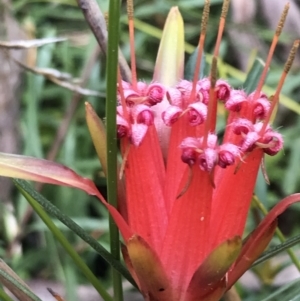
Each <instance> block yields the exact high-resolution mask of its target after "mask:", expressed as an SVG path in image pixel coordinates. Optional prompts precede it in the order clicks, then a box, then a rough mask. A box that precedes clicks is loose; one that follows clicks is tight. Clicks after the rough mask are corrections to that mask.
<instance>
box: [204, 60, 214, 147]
mask: <svg viewBox="0 0 300 301" xmlns="http://www.w3.org/2000/svg"><path fill="white" fill-rule="evenodd" d="M216 82H217V58H216V57H215V56H214V57H213V59H212V65H211V73H210V89H209V102H208V112H207V119H206V123H205V132H204V140H203V145H204V147H206V146H207V137H208V135H209V133H210V132H211V133H214V132H215V128H216V120H217V97H216V93H215V86H216Z"/></svg>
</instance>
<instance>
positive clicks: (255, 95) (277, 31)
mask: <svg viewBox="0 0 300 301" xmlns="http://www.w3.org/2000/svg"><path fill="white" fill-rule="evenodd" d="M289 8H290V4H289V3H287V4H286V5H285V7H284V9H283V12H282V14H281V17H280V20H279V23H278V25H277V29H276V32H275V35H274V37H273V41H272V44H271V47H270V50H269V53H268V57H267V60H266V64H265V67H264V70H263V72H262V75H261V77H260V80H259V83H258V85H257V88H256V90H255V94H254V98H253V99H254V101H255V100H256V99H257V98H258V96H259V93H260V91H261V89H262V87H263V84H264V82H265V79H266V76H267V72H268V69H269V66H270V63H271V60H272V57H273V54H274V51H275V47H276V45H277V42H278V39H279V36H280V34H281V31H282V29H283V26H284V22H285V19H286V16H287V14H288V10H289Z"/></svg>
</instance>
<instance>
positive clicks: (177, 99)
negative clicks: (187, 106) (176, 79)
mask: <svg viewBox="0 0 300 301" xmlns="http://www.w3.org/2000/svg"><path fill="white" fill-rule="evenodd" d="M166 96H167V99H168V100H169V102H170V104H171V105H173V106H178V107H182V94H181V92H180V91H179V90H178V89H176V88H169V89H168V91H167V93H166Z"/></svg>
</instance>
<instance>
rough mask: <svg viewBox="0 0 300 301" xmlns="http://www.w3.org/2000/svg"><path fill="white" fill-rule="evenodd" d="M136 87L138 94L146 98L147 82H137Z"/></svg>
mask: <svg viewBox="0 0 300 301" xmlns="http://www.w3.org/2000/svg"><path fill="white" fill-rule="evenodd" d="M136 87H137V92H138V93H139V94H140V95H143V96H144V95H145V94H146V91H147V84H146V83H145V82H141V81H139V82H137V84H136Z"/></svg>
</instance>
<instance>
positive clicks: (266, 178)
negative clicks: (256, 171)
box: [260, 156, 270, 185]
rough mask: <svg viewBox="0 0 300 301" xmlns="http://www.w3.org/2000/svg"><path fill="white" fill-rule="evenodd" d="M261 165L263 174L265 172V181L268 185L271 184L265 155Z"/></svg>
mask: <svg viewBox="0 0 300 301" xmlns="http://www.w3.org/2000/svg"><path fill="white" fill-rule="evenodd" d="M260 167H261V172H262V174H263V177H264V179H265V182H266V183H267V184H268V185H270V180H269V177H268V174H267V170H266V164H265V156H263V157H262V160H261V164H260Z"/></svg>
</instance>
